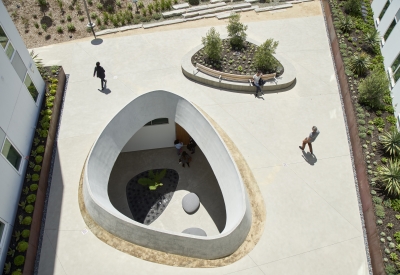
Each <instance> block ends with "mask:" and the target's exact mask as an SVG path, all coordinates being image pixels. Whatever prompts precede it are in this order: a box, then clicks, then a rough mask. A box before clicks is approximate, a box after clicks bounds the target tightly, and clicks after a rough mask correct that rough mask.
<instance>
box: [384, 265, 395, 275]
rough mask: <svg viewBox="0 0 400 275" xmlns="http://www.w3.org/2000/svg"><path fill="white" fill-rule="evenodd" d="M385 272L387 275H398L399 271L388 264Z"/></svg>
mask: <svg viewBox="0 0 400 275" xmlns="http://www.w3.org/2000/svg"><path fill="white" fill-rule="evenodd" d="M385 272H386V274H387V275H396V274H397V269H396V267H395V266H394V265H391V264H388V265H386V267H385Z"/></svg>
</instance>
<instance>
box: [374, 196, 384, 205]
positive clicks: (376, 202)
mask: <svg viewBox="0 0 400 275" xmlns="http://www.w3.org/2000/svg"><path fill="white" fill-rule="evenodd" d="M372 201H373V203H374V204H382V199H381V198H380V197H377V196H373V197H372Z"/></svg>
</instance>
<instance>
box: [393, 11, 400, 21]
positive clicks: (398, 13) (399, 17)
mask: <svg viewBox="0 0 400 275" xmlns="http://www.w3.org/2000/svg"><path fill="white" fill-rule="evenodd" d="M394 17H395V18H396V20H397V22H399V21H400V9H399V10H398V11H397V13H396V15H395V16H394Z"/></svg>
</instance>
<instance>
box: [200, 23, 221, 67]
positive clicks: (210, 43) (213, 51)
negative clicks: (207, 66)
mask: <svg viewBox="0 0 400 275" xmlns="http://www.w3.org/2000/svg"><path fill="white" fill-rule="evenodd" d="M201 41H202V42H203V45H204V49H203V50H204V53H205V54H206V55H207V56H208V58H210V59H212V60H220V59H221V54H222V41H221V38H220V37H219V33H218V32H217V31H216V30H215V28H214V27H212V28H211V29H210V30H209V31H208V32H207V35H206V37H202V39H201Z"/></svg>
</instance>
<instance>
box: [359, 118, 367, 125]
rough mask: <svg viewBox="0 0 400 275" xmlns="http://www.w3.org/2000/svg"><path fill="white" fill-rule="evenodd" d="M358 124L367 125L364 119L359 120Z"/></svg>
mask: <svg viewBox="0 0 400 275" xmlns="http://www.w3.org/2000/svg"><path fill="white" fill-rule="evenodd" d="M357 122H358V124H360V125H365V120H363V119H359V120H357Z"/></svg>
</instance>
